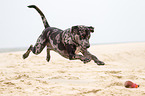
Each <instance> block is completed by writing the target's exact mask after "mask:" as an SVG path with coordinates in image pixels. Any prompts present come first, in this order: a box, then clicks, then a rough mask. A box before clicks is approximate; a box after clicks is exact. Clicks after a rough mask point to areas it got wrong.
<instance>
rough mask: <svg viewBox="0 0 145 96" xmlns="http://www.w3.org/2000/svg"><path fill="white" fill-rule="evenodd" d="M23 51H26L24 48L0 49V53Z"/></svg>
mask: <svg viewBox="0 0 145 96" xmlns="http://www.w3.org/2000/svg"><path fill="white" fill-rule="evenodd" d="M25 50H27V48H26V47H23V48H0V53H5V52H16V51H25Z"/></svg>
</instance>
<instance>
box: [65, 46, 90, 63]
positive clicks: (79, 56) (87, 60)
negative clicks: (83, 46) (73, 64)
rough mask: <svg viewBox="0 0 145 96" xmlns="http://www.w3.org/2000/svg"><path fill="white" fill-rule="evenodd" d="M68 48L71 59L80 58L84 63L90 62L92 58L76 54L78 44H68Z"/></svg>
mask: <svg viewBox="0 0 145 96" xmlns="http://www.w3.org/2000/svg"><path fill="white" fill-rule="evenodd" d="M66 50H67V52H68V56H69V59H70V60H76V59H80V60H81V61H83V62H84V63H87V62H90V61H91V59H89V58H87V57H84V56H82V55H78V54H75V51H76V46H75V45H71V44H67V45H66Z"/></svg>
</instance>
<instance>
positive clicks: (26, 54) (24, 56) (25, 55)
mask: <svg viewBox="0 0 145 96" xmlns="http://www.w3.org/2000/svg"><path fill="white" fill-rule="evenodd" d="M32 47H33V45H30V47H29V48H28V50H27V52H26V53H25V54H24V55H23V59H25V58H27V57H28V56H29V54H30V52H31V49H32Z"/></svg>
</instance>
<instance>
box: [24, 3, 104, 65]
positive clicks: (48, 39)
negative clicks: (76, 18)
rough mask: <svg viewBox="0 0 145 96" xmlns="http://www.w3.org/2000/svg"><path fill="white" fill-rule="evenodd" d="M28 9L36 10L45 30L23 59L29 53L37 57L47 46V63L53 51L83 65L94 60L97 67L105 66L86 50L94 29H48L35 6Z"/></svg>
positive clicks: (44, 19) (82, 27)
mask: <svg viewBox="0 0 145 96" xmlns="http://www.w3.org/2000/svg"><path fill="white" fill-rule="evenodd" d="M28 7H29V8H34V9H36V10H37V12H38V13H39V14H40V16H41V18H42V21H43V24H44V27H45V29H44V30H43V32H42V34H41V35H40V36H39V37H38V39H37V42H36V44H35V46H34V47H33V45H30V47H29V48H28V50H27V51H26V53H24V54H23V59H26V58H27V57H28V56H29V54H30V52H31V51H32V52H33V53H34V54H36V55H38V54H39V53H41V52H42V50H43V49H44V48H45V46H47V57H46V60H47V61H48V62H49V61H50V50H54V51H55V52H57V53H59V54H60V55H61V56H63V57H65V58H67V59H69V60H76V59H79V60H81V61H82V62H83V63H87V62H90V61H91V60H94V62H95V63H97V64H98V65H104V64H105V63H104V62H102V61H100V60H99V59H98V58H97V57H96V56H94V55H92V54H91V53H90V52H89V51H88V50H87V49H88V48H89V47H90V43H89V39H90V34H91V33H93V32H94V27H92V26H84V25H76V26H72V27H71V28H68V29H66V30H61V29H59V28H55V27H50V25H49V24H48V22H47V19H46V17H45V16H44V14H43V13H42V11H41V10H40V9H39V8H38V7H37V6H35V5H30V6H28ZM78 52H81V53H82V55H80V54H77V53H78Z"/></svg>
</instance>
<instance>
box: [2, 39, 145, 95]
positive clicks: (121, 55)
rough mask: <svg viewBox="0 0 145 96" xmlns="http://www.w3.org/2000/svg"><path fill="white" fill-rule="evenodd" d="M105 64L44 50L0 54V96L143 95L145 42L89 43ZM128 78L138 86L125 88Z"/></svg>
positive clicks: (92, 51) (144, 84)
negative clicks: (47, 56)
mask: <svg viewBox="0 0 145 96" xmlns="http://www.w3.org/2000/svg"><path fill="white" fill-rule="evenodd" d="M89 51H90V52H91V53H92V54H94V55H96V56H97V57H98V58H99V59H100V60H102V61H104V62H105V63H106V65H104V66H98V65H96V64H95V63H94V62H93V61H91V62H89V63H87V64H83V63H82V62H81V61H80V60H73V61H70V60H68V59H65V58H63V57H61V56H60V55H59V54H57V53H55V52H53V51H51V60H50V62H46V60H45V59H46V50H44V51H43V52H42V53H41V54H40V55H34V54H32V53H31V54H30V57H28V58H27V59H25V60H23V59H22V54H23V53H24V52H8V53H0V96H145V62H144V61H145V43H144V42H142V43H124V44H109V45H93V46H91V47H90V48H89ZM127 80H131V81H133V82H134V83H137V84H139V85H140V87H139V88H133V89H131V88H125V87H124V83H125V81H127Z"/></svg>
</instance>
